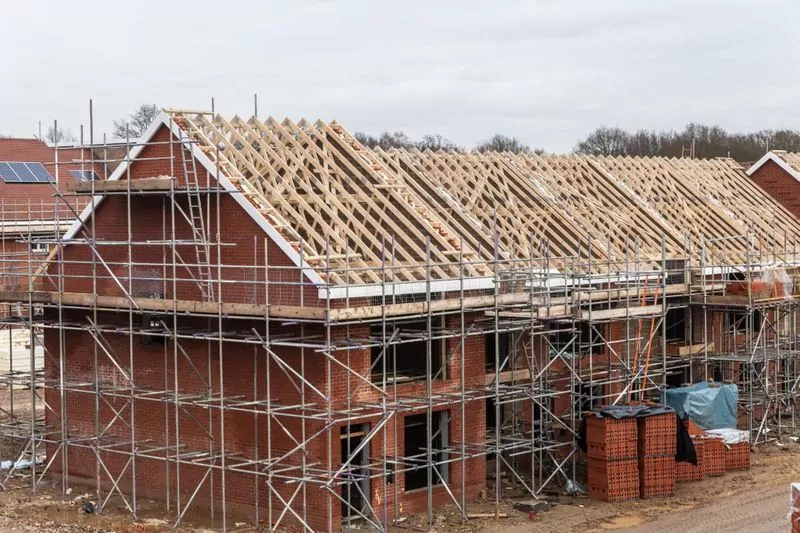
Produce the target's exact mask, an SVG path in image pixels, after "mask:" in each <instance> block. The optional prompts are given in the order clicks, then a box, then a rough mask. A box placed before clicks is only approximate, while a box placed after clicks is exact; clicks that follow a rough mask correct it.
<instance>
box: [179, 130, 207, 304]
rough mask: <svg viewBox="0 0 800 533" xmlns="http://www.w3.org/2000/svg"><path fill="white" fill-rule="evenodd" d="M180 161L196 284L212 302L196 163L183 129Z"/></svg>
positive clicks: (204, 226) (189, 141)
mask: <svg viewBox="0 0 800 533" xmlns="http://www.w3.org/2000/svg"><path fill="white" fill-rule="evenodd" d="M179 131H180V134H179V142H180V152H181V160H182V162H183V175H184V177H185V179H186V190H187V194H186V198H187V201H188V204H189V218H190V219H191V223H192V224H191V225H192V237H193V239H194V241H195V245H194V249H195V257H196V259H197V284H198V285H199V286H200V291H201V292H202V293H203V298H205V299H206V300H207V301H213V300H214V284H213V282H212V280H211V265H210V264H209V259H210V257H211V251H210V246H209V244H208V238H207V234H206V222H205V218H204V217H203V202H202V200H201V199H200V184H199V182H198V180H197V161H196V159H195V158H194V156H193V155H192V154H191V142H192V140H191V138H190V137H184V133H183V129H179Z"/></svg>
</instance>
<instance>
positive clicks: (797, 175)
mask: <svg viewBox="0 0 800 533" xmlns="http://www.w3.org/2000/svg"><path fill="white" fill-rule="evenodd" d="M767 161H772V162H773V163H775V164H776V165H778V166H779V167H781V168H782V169H783V170H784V171H785V172H786V173H787V174H789V175H790V176H791V177H793V178H794V179H796V180H797V181H800V172H797V171H796V170H795V169H793V168H792V167H791V165H789V163H787V162H786V161H784V160H783V159H782V158H781V156H779V155H777V154H775V153H774V152H767V153H766V154H764V155H763V156H762V157H761V159H759V160H758V161H756V162H755V163H753V166H751V167H750V168H748V169H747V170H746V171H745V172H746V173H747V175H748V176H752V175H753V174H754V173H755V172H756V171H757V170H758V169H759V168H761V167H762V166H764V164H765V163H766V162H767Z"/></svg>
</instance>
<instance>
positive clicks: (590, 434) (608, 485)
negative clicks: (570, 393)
mask: <svg viewBox="0 0 800 533" xmlns="http://www.w3.org/2000/svg"><path fill="white" fill-rule="evenodd" d="M676 431H677V417H676V415H675V412H674V411H673V410H672V409H669V408H652V407H646V406H619V407H618V406H611V407H605V408H602V409H599V410H597V411H595V412H592V413H590V414H589V415H588V416H587V420H586V454H587V456H588V461H587V478H588V486H589V497H590V498H592V499H597V500H605V501H609V502H618V501H625V500H632V499H636V498H640V497H641V498H655V497H661V496H670V495H672V494H674V492H675V475H676V470H675V468H676V467H675V448H676Z"/></svg>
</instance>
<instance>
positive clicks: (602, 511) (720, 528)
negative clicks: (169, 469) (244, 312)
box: [0, 441, 800, 533]
mask: <svg viewBox="0 0 800 533" xmlns="http://www.w3.org/2000/svg"><path fill="white" fill-rule="evenodd" d="M798 480H800V445H798V444H796V443H794V442H792V441H786V442H783V443H780V444H778V443H772V444H767V445H764V446H762V447H761V448H760V449H759V450H758V451H757V452H756V453H754V454H753V456H752V468H751V469H750V470H749V471H747V472H732V473H729V474H726V475H725V476H723V477H717V478H706V479H705V480H703V481H702V482H699V483H682V484H679V485H678V489H677V493H676V494H675V496H674V497H672V498H664V499H656V500H640V501H631V502H625V503H617V504H612V503H605V502H597V501H591V500H588V499H583V498H576V499H564V500H562V503H559V504H558V505H555V506H553V507H551V508H550V509H549V510H548V511H545V512H541V513H539V514H538V515H537V516H536V519H535V521H533V522H531V521H530V517H529V516H528V515H527V514H525V513H522V512H520V511H516V510H514V509H513V507H512V504H511V502H503V503H502V509H501V512H502V514H504V515H506V517H505V518H501V519H499V520H494V519H488V518H482V519H475V520H470V521H468V522H466V523H461V521H460V520H459V519H458V513H457V511H456V510H455V509H454V508H444V509H442V510H438V511H437V512H436V513H435V515H434V527H433V531H436V532H437V533H528V532H536V533H568V532H574V531H580V532H582V533H603V532H608V531H616V532H628V533H656V532H659V533H661V532H672V531H675V532H680V533H710V532H749V533H772V532H776V533H777V532H783V531H788V528H789V527H790V526H789V522H788V520H787V513H788V504H789V484H790V483H791V482H792V481H798ZM20 481H22V480H20ZM15 484H16V483H15ZM85 490H86V491H87V492H81V489H79V488H78V487H75V488H73V489H72V490H71V491H70V494H69V496H68V497H67V498H66V501H63V500H62V495H61V492H60V491H59V490H58V489H57V487H56V486H55V485H48V483H47V482H45V483H44V484H43V485H42V486H41V487H40V489H39V491H38V494H37V495H36V496H31V494H30V490H29V489H28V488H25V487H21V488H18V489H12V490H9V491H6V492H0V533H6V532H12V531H14V532H33V531H37V532H38V531H55V532H100V531H102V532H111V531H114V532H134V531H136V532H155V531H166V530H169V529H170V527H169V526H170V522H169V521H168V520H167V519H166V515H165V514H164V510H163V509H162V508H161V506H160V505H159V504H157V503H155V502H151V501H147V500H141V499H140V500H139V512H140V516H142V517H149V518H147V519H141V520H138V521H137V520H133V519H132V518H131V517H130V516H129V514H128V513H127V512H126V511H125V509H124V508H123V507H122V503H121V502H120V501H119V499H116V500H115V499H112V503H110V504H109V505H108V506H107V507H106V509H105V510H104V512H103V513H102V514H94V515H92V514H86V513H85V512H83V511H82V510H81V507H82V505H83V504H84V503H85V502H87V501H91V500H92V499H93V498H92V496H91V495H90V494H89V493H88V490H89V489H88V488H87V489H85ZM493 511H494V503H493V502H491V501H487V502H485V503H478V504H473V505H472V506H471V507H470V509H469V512H470V513H493ZM219 526H220V524H219V522H217V523H205V522H201V521H199V520H198V519H197V517H191V516H190V518H189V521H188V522H187V523H186V524H185V525H184V526H182V527H181V528H180V529H179V530H180V531H185V532H190V531H191V532H199V531H216V530H218V528H219ZM401 526H402V527H397V528H394V531H396V532H401V531H402V532H409V531H430V529H429V528H428V527H427V524H426V520H425V517H424V516H413V517H409V519H408V520H406V521H405V522H404V523H403V524H401ZM262 527H263V525H262ZM229 528H230V529H231V530H233V531H242V532H244V531H261V530H262V529H259V527H258V525H257V524H252V523H245V522H232V523H229ZM356 529H357V530H362V531H366V530H367V528H366V527H364V526H361V527H360V528H356ZM285 531H292V532H294V531H295V530H294V529H292V528H287V529H285ZM297 531H299V530H297Z"/></svg>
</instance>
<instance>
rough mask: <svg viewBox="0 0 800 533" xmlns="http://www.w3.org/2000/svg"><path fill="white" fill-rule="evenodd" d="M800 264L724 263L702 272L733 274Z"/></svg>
mask: <svg viewBox="0 0 800 533" xmlns="http://www.w3.org/2000/svg"><path fill="white" fill-rule="evenodd" d="M796 266H800V260H799V261H766V262H764V263H761V264H756V265H750V266H749V267H748V266H746V265H722V266H707V267H703V269H702V270H701V273H702V275H703V276H715V275H718V274H733V273H735V272H747V271H750V272H763V271H765V270H770V269H772V268H785V267H796Z"/></svg>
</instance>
